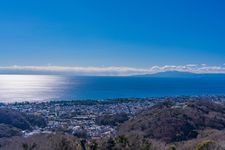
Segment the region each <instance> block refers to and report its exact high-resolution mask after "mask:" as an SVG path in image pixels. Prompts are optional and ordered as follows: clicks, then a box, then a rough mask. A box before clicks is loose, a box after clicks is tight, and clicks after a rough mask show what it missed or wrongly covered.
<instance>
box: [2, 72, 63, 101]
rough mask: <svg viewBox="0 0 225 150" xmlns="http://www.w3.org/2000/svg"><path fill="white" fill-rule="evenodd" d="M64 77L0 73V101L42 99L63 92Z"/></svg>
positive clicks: (55, 96)
mask: <svg viewBox="0 0 225 150" xmlns="http://www.w3.org/2000/svg"><path fill="white" fill-rule="evenodd" d="M64 83H65V79H64V78H63V77H60V76H47V75H0V102H7V103H8V102H9V103H10V102H15V101H17V102H20V101H40V100H41V101H44V100H49V99H54V98H59V97H61V96H62V95H61V94H63V92H62V90H63V89H62V88H60V89H59V88H58V87H60V84H61V85H63V84H64Z"/></svg>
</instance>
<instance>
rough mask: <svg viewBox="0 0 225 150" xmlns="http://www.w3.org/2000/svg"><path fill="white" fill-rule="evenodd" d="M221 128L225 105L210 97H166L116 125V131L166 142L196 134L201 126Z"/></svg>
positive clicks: (189, 137) (224, 115)
mask: <svg viewBox="0 0 225 150" xmlns="http://www.w3.org/2000/svg"><path fill="white" fill-rule="evenodd" d="M207 128H211V129H217V130H223V129H225V106H224V105H222V104H217V103H214V102H210V101H203V100H202V101H195V102H194V101H190V102H184V103H176V102H172V101H166V102H163V103H161V104H158V105H156V106H154V107H152V108H151V109H149V110H146V111H144V112H142V113H140V114H138V115H137V116H135V117H134V118H133V119H131V120H129V121H127V122H126V123H124V124H123V125H121V127H120V128H119V134H121V135H129V134H137V135H140V136H143V137H145V138H151V139H156V140H160V141H164V142H166V143H171V142H178V141H183V140H189V139H193V138H196V137H197V136H198V134H199V132H198V131H199V130H202V129H207Z"/></svg>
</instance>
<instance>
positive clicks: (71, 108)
mask: <svg viewBox="0 0 225 150" xmlns="http://www.w3.org/2000/svg"><path fill="white" fill-rule="evenodd" d="M201 99H206V100H211V101H219V102H224V101H225V97H223V96H210V97H209V96H207V97H185V96H183V97H162V98H139V99H137V98H127V99H113V100H99V101H96V100H84V101H51V102H23V103H13V104H2V105H1V107H2V108H8V109H14V110H17V111H19V112H22V113H27V114H33V115H38V116H41V117H43V118H44V119H45V120H46V126H45V127H43V128H40V127H36V128H34V129H33V130H32V131H23V133H24V136H30V135H33V134H38V133H55V132H63V133H67V134H71V135H74V136H77V137H80V138H90V139H98V138H104V137H110V136H112V135H115V134H116V129H117V126H118V125H119V124H120V123H122V122H124V121H126V120H128V119H129V118H131V117H134V115H135V114H137V113H139V112H141V111H143V110H146V109H148V108H150V107H152V106H153V105H155V104H156V103H159V102H161V101H165V100H173V101H182V100H183V101H185V100H201Z"/></svg>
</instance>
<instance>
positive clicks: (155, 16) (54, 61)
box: [0, 0, 225, 68]
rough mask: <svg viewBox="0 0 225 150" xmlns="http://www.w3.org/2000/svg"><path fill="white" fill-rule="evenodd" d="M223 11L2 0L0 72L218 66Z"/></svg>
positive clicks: (197, 3) (218, 0)
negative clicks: (9, 69) (45, 68)
mask: <svg viewBox="0 0 225 150" xmlns="http://www.w3.org/2000/svg"><path fill="white" fill-rule="evenodd" d="M224 7H225V1H224V0H204V1H203V0H171V1H168V0H138V1H137V0H136V1H134V0H113V1H108V0H95V1H93V0H80V1H78V0H77V1H74V0H63V1H62V0H60V1H59V0H37V1H32V0H2V1H1V2H0V66H11V65H19V66H46V65H54V66H77V67H90V66H92V67H93V66H94V67H105V66H106V67H109V66H117V67H120V66H125V67H135V68H146V67H149V66H155V65H158V66H164V65H187V64H208V65H211V66H221V65H223V64H224V63H225V9H224ZM223 66H224V65H223Z"/></svg>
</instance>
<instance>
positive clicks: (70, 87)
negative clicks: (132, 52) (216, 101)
mask: <svg viewBox="0 0 225 150" xmlns="http://www.w3.org/2000/svg"><path fill="white" fill-rule="evenodd" d="M183 95H185V96H194V95H198V96H200V95H225V78H157V77H74V76H55V75H0V102H6V103H10V102H22V101H51V100H84V99H110V98H129V97H138V98H141V97H163V96H183Z"/></svg>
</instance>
